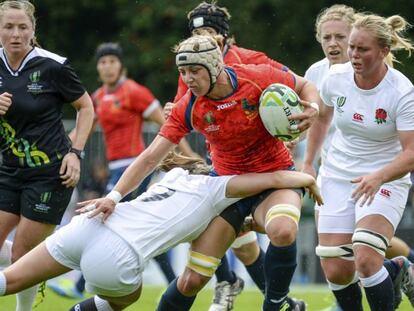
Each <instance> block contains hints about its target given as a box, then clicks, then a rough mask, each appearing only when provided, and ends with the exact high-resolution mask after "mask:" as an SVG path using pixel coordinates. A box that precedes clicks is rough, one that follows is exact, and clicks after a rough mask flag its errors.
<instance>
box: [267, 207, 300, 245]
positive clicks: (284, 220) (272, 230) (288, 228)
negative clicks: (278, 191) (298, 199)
mask: <svg viewBox="0 0 414 311" xmlns="http://www.w3.org/2000/svg"><path fill="white" fill-rule="evenodd" d="M299 219H300V210H299V209H298V208H297V207H296V206H294V205H292V204H277V205H275V206H273V207H271V208H270V209H269V210H268V212H267V213H266V218H265V230H266V233H267V235H268V237H269V239H270V241H271V242H272V244H273V245H277V246H286V245H290V244H292V243H293V242H294V241H295V239H296V233H297V230H298V223H299Z"/></svg>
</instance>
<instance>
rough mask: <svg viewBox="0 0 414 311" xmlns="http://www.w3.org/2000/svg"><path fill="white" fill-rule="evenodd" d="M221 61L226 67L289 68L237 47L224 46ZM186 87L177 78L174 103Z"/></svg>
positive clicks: (252, 51)
mask: <svg viewBox="0 0 414 311" xmlns="http://www.w3.org/2000/svg"><path fill="white" fill-rule="evenodd" d="M223 60H224V63H225V64H226V65H229V66H232V65H235V64H246V65H247V64H252V65H260V64H268V65H270V66H272V67H273V68H276V69H279V70H283V71H289V68H288V67H286V66H285V65H283V64H281V63H278V62H277V61H275V60H273V59H271V58H269V57H267V55H266V54H265V53H262V52H258V51H254V50H248V49H244V48H241V47H238V46H237V45H234V44H232V45H226V47H225V48H224V51H223ZM187 90H188V87H187V85H186V84H185V83H184V81H183V79H181V76H180V77H179V78H178V89H177V94H176V95H175V98H174V102H177V101H178V100H179V99H180V98H181V97H183V96H184V94H185V93H186V92H187Z"/></svg>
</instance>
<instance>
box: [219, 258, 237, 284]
mask: <svg viewBox="0 0 414 311" xmlns="http://www.w3.org/2000/svg"><path fill="white" fill-rule="evenodd" d="M215 275H216V278H217V282H218V283H220V282H223V281H227V282H229V283H230V284H233V283H234V282H236V280H237V277H236V274H235V273H234V272H233V271H231V270H230V265H229V261H228V259H227V256H226V255H224V257H223V258H222V259H221V263H220V265H219V266H218V268H217V270H216V273H215Z"/></svg>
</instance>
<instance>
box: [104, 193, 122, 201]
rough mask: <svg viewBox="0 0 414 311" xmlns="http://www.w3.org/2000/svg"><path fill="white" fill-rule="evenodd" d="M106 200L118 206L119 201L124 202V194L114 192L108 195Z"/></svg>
mask: <svg viewBox="0 0 414 311" xmlns="http://www.w3.org/2000/svg"><path fill="white" fill-rule="evenodd" d="M105 198H108V199H111V200H112V201H114V202H115V204H118V203H119V201H121V200H122V194H120V193H119V192H118V191H115V190H112V191H111V192H109V193H108V194H107V195H106V197H105Z"/></svg>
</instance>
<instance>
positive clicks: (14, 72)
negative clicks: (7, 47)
mask: <svg viewBox="0 0 414 311" xmlns="http://www.w3.org/2000/svg"><path fill="white" fill-rule="evenodd" d="M0 51H1V53H0V58H1V59H2V60H3V62H4V64H5V66H6V68H7V70H8V71H9V72H10V74H11V75H12V76H15V77H17V76H19V73H20V71H22V69H23V68H24V66H25V65H26V64H27V62H28V61H29V60H31V59H32V58H33V57H35V56H36V55H35V53H34V51H35V48H32V49H31V50H30V51H29V53H27V54H26V56H25V57H24V58H23V60H22V62H21V64H20V66H19V68H17V70H13V69H12V68H11V67H10V65H9V61H8V60H7V56H6V53H5V52H4V49H3V48H1V49H0Z"/></svg>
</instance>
